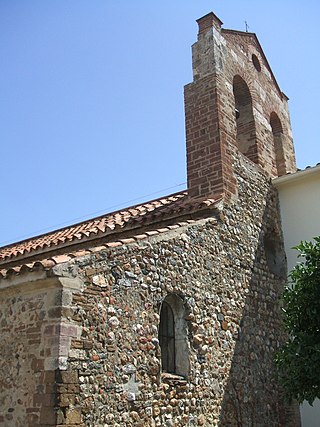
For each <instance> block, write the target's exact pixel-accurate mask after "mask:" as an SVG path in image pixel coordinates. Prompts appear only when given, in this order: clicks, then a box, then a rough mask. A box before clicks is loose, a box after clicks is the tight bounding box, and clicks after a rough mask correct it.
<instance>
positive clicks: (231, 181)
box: [185, 12, 296, 198]
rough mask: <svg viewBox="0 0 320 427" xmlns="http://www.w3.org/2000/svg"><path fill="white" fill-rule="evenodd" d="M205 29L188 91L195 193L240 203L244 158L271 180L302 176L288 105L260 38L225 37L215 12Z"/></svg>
mask: <svg viewBox="0 0 320 427" xmlns="http://www.w3.org/2000/svg"><path fill="white" fill-rule="evenodd" d="M197 23H198V25H199V32H198V40H197V42H196V43H195V44H194V45H193V46H192V67H193V82H192V83H190V84H188V85H186V86H185V117H186V139H187V176H188V192H189V194H190V196H192V197H206V196H208V197H221V196H223V197H225V198H232V197H233V196H234V195H236V194H237V185H236V179H235V175H234V169H233V165H234V161H235V157H236V156H237V155H240V156H245V157H246V159H248V160H249V161H250V162H252V163H253V164H255V166H256V167H257V168H258V169H259V170H260V171H261V172H263V173H264V174H265V175H266V176H267V177H270V178H274V177H277V176H281V175H284V174H286V173H289V172H295V171H296V163H295V155H294V148H293V141H292V133H291V125H290V118H289V111H288V98H287V97H286V95H285V94H284V93H283V92H281V90H280V88H279V86H278V83H277V81H276V79H275V77H274V75H273V72H272V70H271V68H270V66H269V64H268V61H267V59H266V57H265V55H264V53H263V50H262V48H261V46H260V43H259V41H258V39H257V36H256V35H255V34H254V33H248V32H242V31H235V30H227V29H223V28H222V22H221V21H220V19H219V18H218V17H217V16H216V15H215V14H214V13H212V12H211V13H209V14H208V15H205V16H204V17H202V18H200V19H198V20H197Z"/></svg>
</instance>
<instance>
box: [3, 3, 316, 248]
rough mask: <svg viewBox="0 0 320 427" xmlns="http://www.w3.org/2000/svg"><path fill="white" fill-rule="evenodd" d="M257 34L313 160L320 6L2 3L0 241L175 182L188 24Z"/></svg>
mask: <svg viewBox="0 0 320 427" xmlns="http://www.w3.org/2000/svg"><path fill="white" fill-rule="evenodd" d="M210 11H213V12H214V13H215V14H216V15H218V17H219V18H220V19H221V20H222V21H223V22H224V28H231V29H236V30H242V31H245V23H244V21H247V23H248V25H249V31H250V32H255V33H256V34H257V36H258V38H259V41H260V43H261V45H262V47H263V49H264V52H265V54H266V56H267V58H268V61H269V63H270V65H271V68H272V69H273V72H274V74H275V76H276V78H277V81H278V83H279V85H280V87H281V89H282V91H283V92H285V93H286V95H288V96H289V98H290V101H289V108H290V112H291V122H292V128H293V133H294V141H295V147H296V156H297V163H298V167H300V168H304V167H306V166H307V165H315V164H316V163H317V162H320V141H319V139H320V138H319V128H318V124H319V121H320V113H319V100H320V84H319V81H320V78H319V69H320V54H319V46H318V43H319V40H320V26H319V18H320V2H319V0H308V2H302V1H297V0H281V1H280V0H269V1H253V0H252V1H249V0H238V1H235V0H216V1H213V0H161V1H155V0H86V1H85V0H51V1H43V0H0V57H1V63H0V140H1V148H2V150H1V167H0V179H1V210H0V219H1V221H0V245H1V246H2V245H5V244H7V243H10V242H13V241H18V240H22V239H24V238H27V237H30V236H32V235H36V234H40V233H43V232H46V231H49V230H52V229H55V228H60V227H62V226H65V225H68V224H72V223H74V222H78V221H80V220H84V219H87V218H90V217H94V216H97V215H101V214H103V213H107V212H108V211H112V210H116V209H119V208H121V207H125V206H129V205H132V204H135V203H138V202H140V201H144V200H148V199H150V198H156V197H159V196H161V195H165V194H170V193H173V192H176V191H180V190H183V189H184V188H186V165H185V130H184V110H183V86H184V85H185V84H187V83H189V82H191V81H192V68H191V44H192V43H194V42H195V41H196V37H197V24H196V22H195V20H196V19H197V18H199V17H201V16H203V15H205V14H207V13H208V12H210Z"/></svg>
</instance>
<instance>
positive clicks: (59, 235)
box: [0, 191, 218, 277]
mask: <svg viewBox="0 0 320 427" xmlns="http://www.w3.org/2000/svg"><path fill="white" fill-rule="evenodd" d="M217 201H218V200H214V199H192V198H190V197H188V194H187V192H186V191H183V192H180V193H175V194H172V195H169V196H168V197H162V198H159V199H156V200H152V201H149V202H147V203H142V204H140V205H137V206H132V207H129V208H128V209H122V210H120V211H117V212H111V213H109V214H106V215H102V216H100V217H97V218H93V219H90V220H87V221H83V222H81V223H78V224H74V225H71V226H69V227H65V228H63V229H60V230H56V231H53V232H50V233H47V234H44V235H40V236H36V237H34V238H31V239H27V240H24V241H21V242H18V243H14V244H11V245H8V246H4V247H2V248H0V268H1V266H2V267H3V270H0V271H1V272H0V277H4V276H5V275H7V274H17V273H18V272H19V271H20V270H21V266H20V267H14V268H13V269H10V264H12V265H15V264H17V263H18V262H19V263H20V261H21V264H22V265H24V266H25V267H24V270H25V269H27V270H28V271H31V270H33V269H34V268H35V267H36V268H43V269H48V268H51V267H52V266H53V265H55V264H57V263H61V262H66V261H69V260H70V259H71V258H72V257H75V256H82V255H84V254H85V253H90V252H91V251H89V252H88V251H87V250H82V249H79V248H78V249H76V251H74V252H73V253H72V245H74V244H79V243H85V242H88V245H89V244H90V243H89V242H90V241H91V240H92V239H94V240H95V239H98V238H102V237H106V238H107V240H108V242H107V243H103V245H102V246H101V244H100V245H99V247H98V248H95V249H93V250H92V251H94V252H97V250H98V249H99V248H100V249H103V248H113V247H117V246H120V245H122V244H127V243H132V242H134V241H139V240H142V239H144V238H147V237H148V236H152V235H155V234H159V233H162V232H165V231H168V230H172V229H176V228H179V227H180V226H183V225H186V224H188V222H180V223H176V224H174V225H166V226H165V227H163V226H162V227H161V226H160V228H156V229H153V230H149V231H143V232H142V233H141V231H140V232H139V228H141V226H142V225H143V226H145V225H153V224H154V223H155V222H157V221H160V220H162V219H168V218H172V217H176V216H177V215H180V214H181V213H182V214H184V213H188V212H190V211H197V210H199V209H207V208H208V207H210V206H214V205H215V204H216V203H217ZM134 229H136V230H137V233H136V235H135V234H134V231H133V230H134ZM128 231H130V235H127V234H128ZM123 232H126V235H125V236H123V237H122V236H121V234H122V233H123ZM119 233H120V234H119ZM109 240H111V241H109ZM86 245H87V243H86ZM87 247H88V246H87ZM89 247H90V246H89ZM64 248H65V250H64ZM57 249H63V252H65V254H63V255H56V256H50V252H51V253H52V252H54V251H56V250H57ZM46 254H47V255H46ZM71 254H72V255H71ZM52 255H53V254H52ZM37 256H39V259H40V260H41V259H42V258H45V257H46V259H45V260H42V261H38V264H37V265H35V264H34V263H31V264H27V263H28V258H30V257H32V259H35V257H37ZM39 262H40V264H39ZM6 265H7V267H8V269H7V270H6ZM11 270H12V271H11Z"/></svg>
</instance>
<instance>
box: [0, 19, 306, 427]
mask: <svg viewBox="0 0 320 427" xmlns="http://www.w3.org/2000/svg"><path fill="white" fill-rule="evenodd" d="M197 22H198V25H199V32H198V39H197V41H196V43H195V44H194V45H193V47H192V63H193V82H192V83H190V84H188V85H186V87H185V116H186V144H187V177H188V188H187V190H186V191H182V192H179V193H175V194H171V195H168V196H167V197H162V198H160V199H156V200H151V201H149V202H147V203H143V204H140V205H136V206H132V207H129V208H127V209H123V210H121V211H117V212H111V213H108V214H106V215H102V216H100V217H97V218H93V219H92V220H88V221H84V222H81V223H78V224H75V225H72V226H69V227H65V228H63V229H60V230H57V231H54V232H50V233H47V234H44V235H41V236H37V237H34V238H31V239H28V240H25V241H22V242H18V243H15V244H11V245H9V246H6V247H2V248H1V249H0V303H1V311H0V330H1V347H0V427H1V426H5V427H33V426H61V427H62V426H64V427H67V426H68V427H71V426H78V427H80V426H82V427H85V426H86V427H89V426H90V427H96V426H116V427H119V426H136V427H138V426H140V427H142V426H176V427H178V426H179V427H184V426H222V427H239V426H243V427H247V426H248V427H249V426H254V427H280V426H290V427H296V426H299V425H300V421H299V412H298V408H297V407H296V406H295V405H293V404H291V405H289V404H288V403H286V402H285V401H284V399H283V393H282V391H281V389H280V387H279V386H278V384H277V382H276V379H275V373H274V365H273V357H274V352H275V351H276V350H277V349H278V348H279V346H280V345H281V343H282V342H283V339H284V336H283V332H282V329H281V310H280V306H279V296H280V294H281V292H282V290H283V286H284V284H285V282H286V275H287V270H286V258H285V253H284V247H283V238H282V229H281V221H280V214H279V203H278V194H277V190H276V188H275V187H274V186H273V184H272V179H273V178H275V177H278V176H281V175H284V174H287V173H292V172H295V171H296V165H295V155H294V149H293V142H292V135H291V128H290V120H289V113H288V104H287V101H288V98H287V97H286V95H285V94H284V93H283V92H281V89H280V88H279V86H278V83H277V81H276V79H275V76H274V75H273V72H272V70H271V68H270V66H269V64H268V61H267V59H266V57H265V55H264V53H263V50H262V48H261V46H260V43H259V41H258V39H257V37H256V35H255V34H254V33H250V32H242V31H235V30H228V29H224V28H222V22H221V21H220V19H219V18H218V17H217V16H215V15H214V14H213V13H209V14H208V15H206V16H204V17H202V18H200V19H199V20H198V21H197Z"/></svg>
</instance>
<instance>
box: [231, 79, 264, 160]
mask: <svg viewBox="0 0 320 427" xmlns="http://www.w3.org/2000/svg"><path fill="white" fill-rule="evenodd" d="M233 94H234V101H235V118H236V124H237V144H238V148H239V150H240V151H241V153H242V154H244V155H245V156H247V157H248V158H249V159H250V160H252V161H253V162H255V163H258V151H257V144H256V127H255V121H254V117H253V109H252V98H251V94H250V91H249V88H248V86H247V84H246V82H245V81H244V80H243V78H242V77H240V76H235V77H234V78H233Z"/></svg>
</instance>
